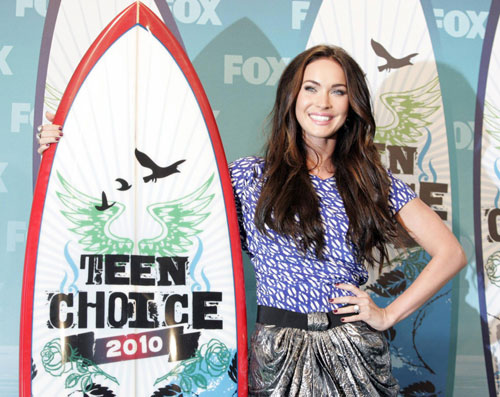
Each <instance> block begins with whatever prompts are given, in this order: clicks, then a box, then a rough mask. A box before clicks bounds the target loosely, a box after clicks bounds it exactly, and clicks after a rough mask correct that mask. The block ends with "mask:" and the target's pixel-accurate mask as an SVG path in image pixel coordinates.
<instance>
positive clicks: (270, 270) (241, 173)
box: [229, 157, 416, 313]
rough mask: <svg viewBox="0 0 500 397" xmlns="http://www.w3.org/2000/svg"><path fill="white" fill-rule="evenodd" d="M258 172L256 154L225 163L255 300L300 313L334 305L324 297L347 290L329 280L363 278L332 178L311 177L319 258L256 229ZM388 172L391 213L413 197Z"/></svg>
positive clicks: (359, 281) (260, 167)
mask: <svg viewBox="0 0 500 397" xmlns="http://www.w3.org/2000/svg"><path fill="white" fill-rule="evenodd" d="M263 170H264V160H263V159H262V158H259V157H245V158H242V159H239V160H236V161H235V162H233V163H231V164H230V166H229V171H230V174H231V180H232V184H233V189H234V196H235V200H236V209H237V212H238V221H239V223H240V233H241V241H242V246H243V249H244V250H245V251H246V252H247V253H248V254H249V256H250V259H251V261H252V263H253V265H254V268H255V275H256V281H257V303H258V304H259V305H263V306H271V307H277V308H280V309H286V310H292V311H295V312H301V313H310V312H327V311H331V310H333V309H335V308H336V307H337V306H339V305H334V304H331V303H329V302H328V299H330V298H335V297H339V296H343V295H348V294H350V293H349V292H348V291H345V290H341V289H338V288H336V287H335V284H337V283H349V284H354V285H356V286H359V285H362V284H364V283H366V281H367V280H368V272H367V270H366V268H365V266H364V264H362V263H360V261H359V260H357V259H356V253H355V250H354V249H353V247H352V244H350V243H349V241H348V240H347V239H346V233H347V228H348V218H347V214H346V212H345V208H344V204H343V202H342V198H341V197H340V194H339V192H338V190H337V186H336V181H335V177H331V178H328V179H324V180H323V179H320V178H318V177H317V176H315V175H311V182H312V184H313V186H314V188H315V189H316V193H317V195H318V198H319V202H320V215H321V219H322V221H323V224H324V226H325V250H324V259H323V260H318V259H317V258H316V256H315V255H314V252H313V251H312V250H310V251H308V252H307V253H305V254H304V253H303V252H301V251H300V250H299V249H298V247H297V245H296V244H295V242H294V241H293V239H292V238H289V237H286V236H282V235H279V234H278V233H276V232H275V231H273V230H271V229H268V232H269V235H268V236H266V235H264V234H262V233H260V232H259V231H258V230H257V227H256V226H255V223H254V216H255V208H256V206H257V200H258V198H259V195H260V191H261V188H262V180H261V177H262V174H263ZM389 176H390V178H391V180H392V188H391V193H390V195H389V208H390V210H391V212H392V213H393V214H396V213H397V212H398V211H399V210H400V209H401V208H402V207H403V206H404V205H405V204H406V203H407V202H408V201H410V200H412V199H413V198H415V197H416V195H415V193H414V192H413V191H412V190H411V189H410V188H409V187H408V186H407V185H406V184H405V183H404V182H402V181H401V180H399V179H397V178H395V177H394V176H393V175H392V174H391V173H390V172H389Z"/></svg>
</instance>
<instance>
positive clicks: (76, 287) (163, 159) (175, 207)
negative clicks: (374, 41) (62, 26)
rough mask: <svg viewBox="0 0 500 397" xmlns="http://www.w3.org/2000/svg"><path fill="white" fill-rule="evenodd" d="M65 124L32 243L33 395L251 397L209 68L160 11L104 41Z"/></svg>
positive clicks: (138, 7)
mask: <svg viewBox="0 0 500 397" xmlns="http://www.w3.org/2000/svg"><path fill="white" fill-rule="evenodd" d="M54 122H55V123H56V124H61V125H63V126H64V139H63V140H61V142H60V143H59V144H57V145H52V146H51V148H50V149H49V150H48V151H47V152H46V154H45V155H44V157H43V162H42V166H41V169H40V173H39V177H38V181H37V187H36V190H35V197H34V203H33V209H32V215H31V219H30V229H29V233H28V243H27V252H26V264H25V281H24V292H23V317H22V324H21V328H22V330H21V333H22V334H23V335H24V336H25V337H24V338H23V340H22V343H21V345H22V346H21V371H22V372H21V395H22V396H30V395H33V396H45V395H54V396H55V395H57V396H64V395H74V394H75V393H76V394H78V393H91V392H92V391H94V392H95V393H97V392H102V391H103V390H104V391H106V392H109V393H114V395H119V396H125V395H127V396H134V395H137V396H150V395H158V393H160V394H161V393H164V394H165V395H169V394H167V393H184V394H189V393H196V394H198V395H214V396H215V395H231V394H234V393H238V395H241V396H244V395H246V360H247V358H246V319H245V300H244V287H243V285H244V284H243V270H242V263H241V251H240V247H239V233H238V225H237V218H236V212H235V208H234V201H233V196H232V188H231V184H230V180H229V174H228V170H227V163H226V160H225V157H224V153H223V149H222V144H221V142H220V138H219V136H218V133H217V128H216V124H215V120H214V118H213V114H212V111H211V109H210V106H209V104H208V100H207V98H206V96H205V94H204V92H203V89H202V87H201V83H200V82H199V80H198V78H197V77H196V73H195V71H194V69H193V67H192V66H191V64H190V62H189V60H188V58H187V56H186V54H185V53H184V51H183V49H182V47H181V45H180V44H179V43H178V42H177V41H176V39H175V37H174V36H173V34H172V33H171V32H170V31H169V30H168V29H167V27H166V26H165V25H164V24H163V23H162V21H161V20H160V19H159V18H158V17H157V16H156V15H155V14H154V13H153V12H152V11H151V10H149V9H148V8H147V7H146V6H145V5H144V4H142V3H139V2H137V3H134V4H132V5H131V6H130V7H128V8H126V9H125V10H124V11H123V12H121V13H120V14H119V15H118V16H116V17H115V18H114V19H113V20H112V21H111V22H110V23H109V24H108V25H107V27H106V28H105V29H104V30H103V31H102V32H101V33H100V35H99V36H98V37H97V39H96V40H95V41H94V43H93V44H92V46H91V47H90V48H89V49H88V51H87V52H86V53H85V55H84V56H83V58H82V60H81V62H80V63H79V65H78V67H77V69H76V71H75V72H74V74H73V76H72V78H71V80H70V82H69V84H68V87H67V89H66V91H65V93H64V95H63V97H62V99H61V103H60V105H59V107H58V110H57V113H56V118H55V121H54ZM30 360H31V363H30ZM33 367H35V368H36V376H34V377H33V379H31V376H30V375H33V372H31V371H30V369H32V368H33ZM109 395H112V394H109ZM161 395H163V394H161Z"/></svg>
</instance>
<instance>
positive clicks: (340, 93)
mask: <svg viewBox="0 0 500 397" xmlns="http://www.w3.org/2000/svg"><path fill="white" fill-rule="evenodd" d="M332 94H333V95H338V96H342V95H345V94H346V91H345V90H341V89H337V90H332Z"/></svg>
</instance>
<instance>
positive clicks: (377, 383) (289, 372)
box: [248, 313, 399, 397]
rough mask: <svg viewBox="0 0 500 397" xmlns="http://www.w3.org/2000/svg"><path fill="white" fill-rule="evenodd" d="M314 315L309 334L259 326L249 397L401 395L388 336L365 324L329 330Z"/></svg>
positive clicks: (254, 339) (253, 345) (253, 348)
mask: <svg viewBox="0 0 500 397" xmlns="http://www.w3.org/2000/svg"><path fill="white" fill-rule="evenodd" d="M323 314H324V313H314V314H310V315H309V316H313V317H314V318H311V320H309V321H308V322H309V323H310V324H311V325H310V326H309V330H301V329H296V328H281V327H275V326H272V325H263V324H259V323H257V325H256V328H255V331H254V333H253V335H252V338H251V343H250V367H249V374H248V375H249V395H250V396H259V397H260V396H273V397H277V396H290V397H292V396H300V397H306V396H307V397H309V396H311V397H312V396H314V397H324V396H353V397H354V396H356V397H359V396H370V397H373V396H396V395H397V394H398V391H399V385H398V383H397V381H396V379H395V378H394V377H393V376H392V374H391V356H390V353H389V347H388V344H387V341H386V339H385V337H384V335H383V334H382V333H381V332H378V331H375V330H373V329H371V328H370V327H369V326H368V325H366V324H365V323H364V322H361V321H360V322H356V323H347V324H343V325H341V326H338V327H335V328H332V329H328V330H327V329H326V324H328V322H327V319H326V316H324V317H325V319H322V317H321V315H323Z"/></svg>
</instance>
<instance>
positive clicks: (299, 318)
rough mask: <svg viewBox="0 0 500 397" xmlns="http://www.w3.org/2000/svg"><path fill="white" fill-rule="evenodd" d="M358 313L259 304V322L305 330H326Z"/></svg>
mask: <svg viewBox="0 0 500 397" xmlns="http://www.w3.org/2000/svg"><path fill="white" fill-rule="evenodd" d="M356 314H357V313H346V314H333V312H326V313H297V312H292V311H290V310H284V309H278V308H276V307H269V306H257V322H258V323H261V324H265V325H275V326H276V327H287V328H298V329H304V330H324V329H331V328H335V327H338V326H339V325H342V324H345V323H343V322H342V321H340V319H341V318H343V317H349V316H355V315H356Z"/></svg>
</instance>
